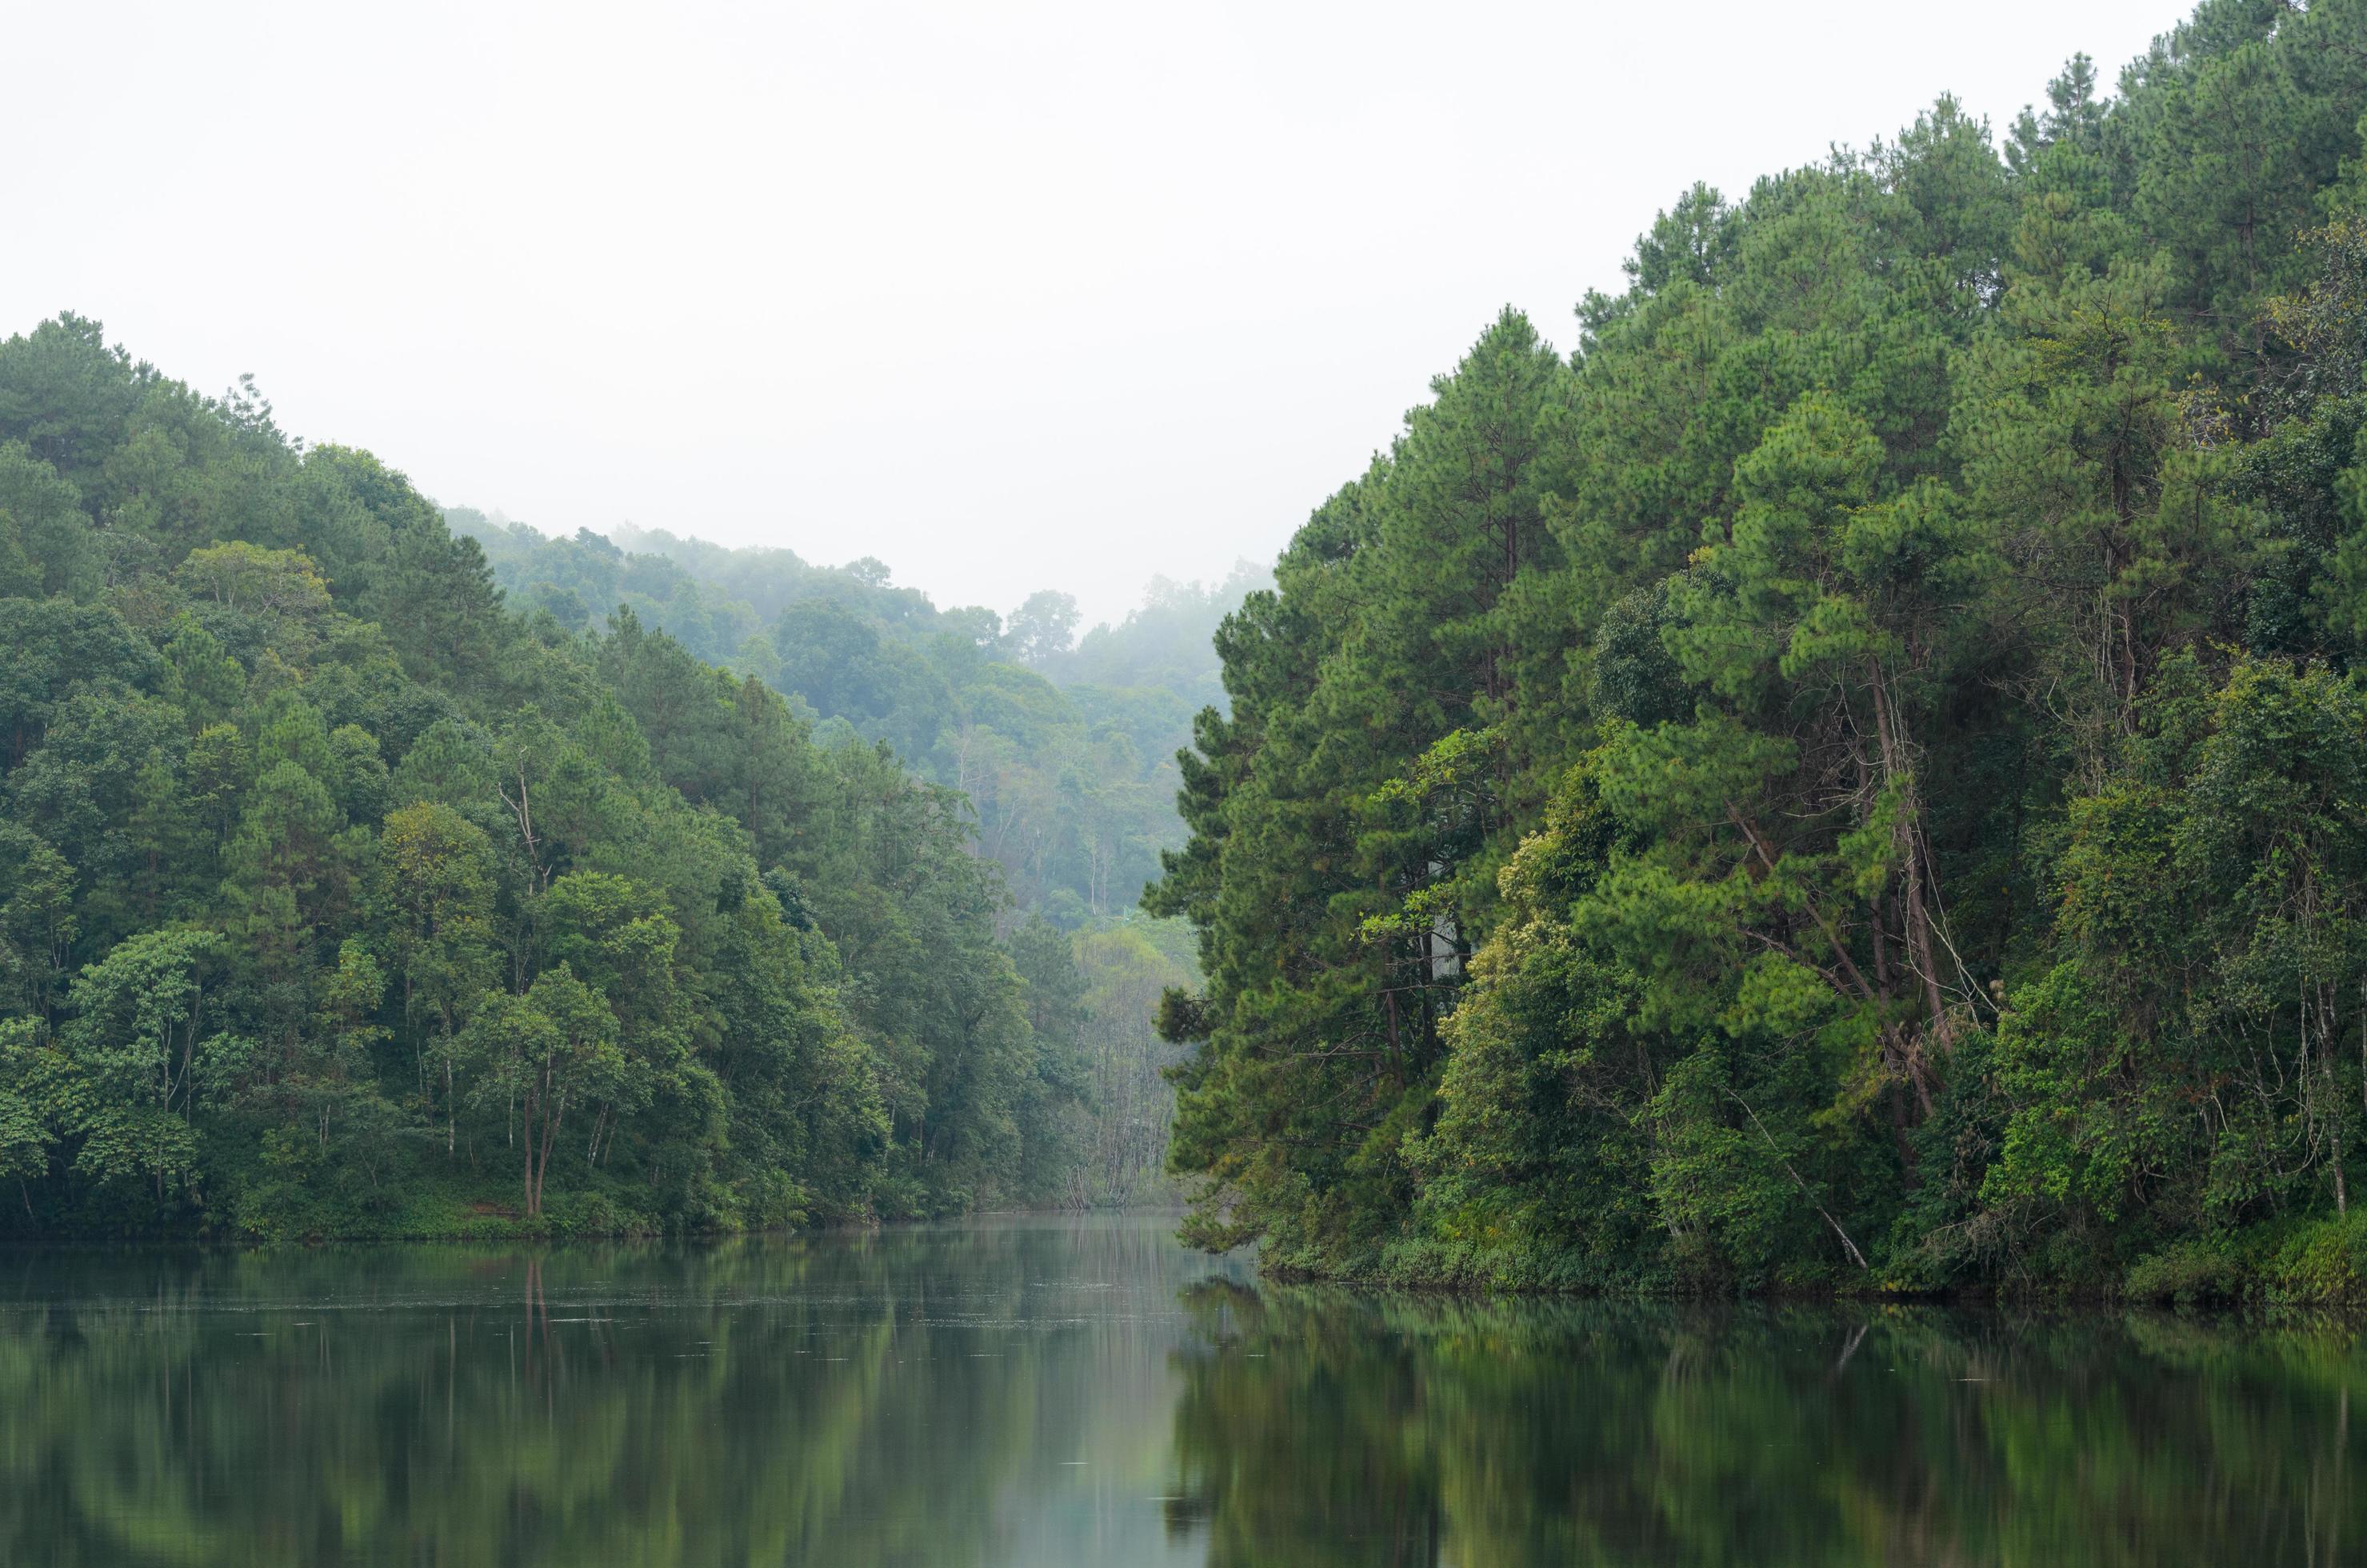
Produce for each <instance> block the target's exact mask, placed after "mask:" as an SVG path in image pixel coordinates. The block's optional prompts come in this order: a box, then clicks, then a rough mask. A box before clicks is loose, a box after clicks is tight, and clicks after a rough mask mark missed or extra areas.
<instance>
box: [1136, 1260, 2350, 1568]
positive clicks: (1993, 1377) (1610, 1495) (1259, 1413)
mask: <svg viewBox="0 0 2367 1568" xmlns="http://www.w3.org/2000/svg"><path fill="white" fill-rule="evenodd" d="M1187 1299H1188V1300H1189V1301H1190V1303H1191V1306H1192V1308H1193V1311H1194V1314H1195V1320H1196V1322H1197V1324H1198V1325H1199V1327H1200V1345H1201V1348H1200V1349H1199V1350H1197V1351H1196V1352H1195V1353H1193V1354H1191V1355H1189V1356H1187V1357H1186V1358H1185V1365H1186V1367H1187V1371H1186V1374H1185V1381H1184V1389H1183V1395H1182V1397H1181V1399H1180V1401H1179V1402H1178V1404H1177V1409H1176V1421H1175V1429H1176V1451H1177V1456H1178V1460H1179V1462H1180V1464H1181V1466H1182V1471H1183V1475H1184V1477H1185V1478H1186V1479H1185V1490H1186V1493H1187V1495H1188V1498H1189V1502H1188V1504H1187V1505H1185V1511H1186V1512H1187V1513H1188V1514H1189V1516H1190V1517H1193V1518H1195V1520H1205V1521H1206V1526H1207V1528H1208V1530H1209V1540H1210V1546H1209V1553H1208V1561H1209V1562H1212V1563H1216V1564H1224V1565H1228V1568H1233V1565H1248V1564H1284V1563H1288V1564H1318V1563H1342V1564H1345V1563H1359V1564H1364V1563H1370V1564H1383V1563H1392V1564H1394V1563H1433V1562H1436V1563H1447V1562H1451V1563H1455V1564H1459V1565H1462V1568H1512V1565H1516V1564H1548V1563H1550V1564H1565V1563H1644V1562H1651V1563H1658V1562H1682V1563H1754V1564H1755V1563H1769V1562H1818V1563H1825V1562H1835V1563H1899V1562H1913V1563H1956V1562H1961V1563H1991V1562H2038V1563H2052V1562H2081V1563H2160V1562H2327V1563H2332V1562H2347V1561H2355V1560H2356V1557H2355V1555H2347V1553H2348V1554H2355V1553H2357V1552H2358V1551H2361V1548H2362V1544H2367V1520H2362V1519H2361V1518H2360V1517H2359V1513H2360V1506H2361V1495H2362V1494H2361V1490H2360V1488H2359V1487H2358V1486H2357V1485H2356V1484H2355V1483H2356V1482H2357V1481H2358V1479H2359V1474H2358V1470H2359V1461H2358V1460H2357V1459H2356V1458H2355V1457H2354V1456H2353V1455H2352V1453H2351V1452H2350V1437H2349V1434H2350V1402H2351V1397H2352V1395H2353V1393H2354V1392H2358V1389H2359V1385H2360V1384H2361V1378H2362V1375H2367V1363H2362V1360H2361V1344H2360V1340H2359V1337H2358V1335H2357V1334H2356V1333H2355V1332H2354V1331H2353V1330H2352V1329H2351V1328H2350V1327H2349V1326H2346V1325H2343V1324H2332V1323H2327V1322H2325V1321H2317V1322H2315V1323H2310V1324H2293V1325H2285V1326H2262V1325H2253V1326H2250V1327H2245V1326H2241V1325H2236V1324H2210V1325H2206V1324H2196V1323H2193V1322H2191V1321H2182V1320H2180V1319H2177V1318H2172V1317H2166V1316H2147V1315H2131V1316H2122V1315H2113V1316H2108V1317H2100V1316H2092V1315H2091V1316H2084V1317H2067V1318H2056V1319H2051V1320H2049V1319H2019V1320H2018V1319H2015V1318H2011V1317H2008V1316H2004V1315H1999V1314H1996V1313H1965V1312H1942V1311H1940V1310H1936V1309H1931V1308H1873V1309H1856V1310H1847V1311H1843V1310H1821V1309H1820V1310H1808V1309H1783V1308H1760V1307H1750V1306H1738V1305H1729V1306H1724V1307H1716V1306H1672V1305H1668V1304H1635V1303H1605V1302H1571V1301H1544V1302H1540V1301H1523V1302H1512V1303H1506V1302H1467V1301H1443V1300H1440V1299H1437V1298H1408V1297H1386V1296H1371V1295H1363V1296H1360V1295H1355V1294H1351V1293H1348V1292H1342V1291H1331V1290H1292V1289H1269V1290H1263V1291H1261V1290H1251V1289H1246V1288H1243V1287H1240V1286H1238V1285H1232V1284H1226V1283H1218V1282H1211V1283H1207V1284H1204V1285H1201V1286H1197V1287H1195V1288H1194V1289H1192V1290H1190V1291H1188V1292H1187Z"/></svg>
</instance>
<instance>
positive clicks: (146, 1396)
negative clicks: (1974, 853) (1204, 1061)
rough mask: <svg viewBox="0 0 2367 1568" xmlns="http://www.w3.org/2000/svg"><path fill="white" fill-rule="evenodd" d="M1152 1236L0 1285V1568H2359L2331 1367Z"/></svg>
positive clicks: (465, 1260) (2208, 1343)
mask: <svg viewBox="0 0 2367 1568" xmlns="http://www.w3.org/2000/svg"><path fill="white" fill-rule="evenodd" d="M1168 1231H1169V1226H1168V1223H1167V1222H1166V1221H1160V1220H1155V1219H1123V1220H1082V1221H1061V1220H1022V1221H990V1222H986V1223H980V1224H972V1225H961V1226H945V1227H916V1228H903V1229H894V1230H889V1231H888V1232H885V1233H879V1234H872V1235H845V1236H829V1237H821V1238H811V1237H808V1238H778V1237H766V1238H750V1239H745V1240H740V1241H733V1242H728V1243H722V1244H674V1245H662V1246H643V1247H626V1246H615V1247H606V1246H583V1247H564V1248H553V1249H548V1250H543V1251H510V1250H488V1249H481V1248H467V1247H427V1246H422V1247H400V1248H395V1247H388V1248H368V1249H351V1250H315V1251H298V1252H270V1253H204V1254H200V1253H171V1252H124V1253H113V1254H101V1253H51V1254H17V1255H15V1256H9V1257H7V1258H6V1259H5V1260H0V1561H5V1562H12V1563H15V1562H22V1563H57V1564H74V1563H159V1564H162V1563H206V1564H212V1563H222V1564H233V1563H234V1564H277V1563H334V1562H354V1563H434V1564H475V1563H484V1564H494V1563H502V1564H519V1563H551V1564H581V1563H611V1562H613V1563H641V1564H659V1563H669V1564H670V1563H697V1564H709V1563H714V1564H723V1563H730V1564H739V1563H809V1562H810V1563H832V1564H841V1563H844V1564H866V1563H882V1564H915V1565H923V1564H925V1565H933V1568H934V1565H937V1564H1005V1563H1008V1564H1027V1565H1031V1568H1033V1565H1059V1564H1068V1563H1076V1564H1132V1563H1199V1562H1212V1563H1225V1564H1249V1563H1271V1564H1277V1565H1280V1564H1287V1565H1291V1568H1302V1565H1319V1564H1335V1563H1336V1564H1350V1563H1375V1564H1379V1563H1390V1564H1409V1563H1410V1564H1426V1563H1440V1564H1448V1563H1452V1564H1460V1565H1464V1568H1491V1565H1498V1564H1504V1565H1511V1564H1562V1563H1591V1562H1603V1563H1626V1562H1638V1563H1643V1562H1653V1563H1658V1562H1672V1563H1695V1562H1718V1563H1726V1562H1732V1563H1752V1564H1760V1563H1769V1562H1843V1563H1854V1562H1866V1563H1874V1562H1967V1563H1972V1562H2030V1563H2041V1562H2101V1563H2115V1562H2126V1563H2132V1564H2134V1563H2156V1562H2248V1563H2268V1562H2328V1563H2331V1562H2344V1561H2355V1560H2357V1555H2358V1554H2359V1553H2361V1552H2362V1551H2367V1520H2362V1519H2361V1517H2359V1516H2360V1513H2361V1496H2362V1489H2361V1460H2360V1457H2359V1453H2358V1448H2359V1444H2358V1443H2356V1442H2354V1440H2353V1438H2352V1437H2351V1434H2350V1421H2351V1412H2350V1407H2351V1404H2352V1403H2354V1397H2355V1396H2359V1395H2361V1394H2367V1356H2362V1343H2361V1339H2360V1337H2359V1335H2357V1334H2356V1333H2355V1332H2354V1331H2353V1330H2352V1329H2351V1328H2350V1326H2347V1325H2344V1324H2339V1323H2333V1322H2328V1321H2324V1320H2309V1321H2303V1322H2297V1323H2287V1324H2259V1323H2251V1324H2244V1323H2236V1322H2229V1321H2225V1320H2216V1319H2187V1318H2180V1317H2173V1316H2165V1315H2158V1314H2147V1313H2137V1314H2127V1313H2112V1314H2097V1315H2085V1316H2080V1315H2068V1316H2067V1315H2052V1316H2038V1317H2028V1318H2022V1317H2016V1316H2013V1315H2010V1314H1999V1313H1993V1312H1944V1311H1939V1310H1935V1309H1929V1308H1878V1307H1877V1308H1839V1309H1804V1308H1791V1307H1761V1306H1747V1305H1728V1306H1712V1307H1705V1306H1700V1305H1671V1304H1666V1303H1660V1304H1637V1303H1612V1302H1592V1301H1491V1302H1476V1301H1460V1300H1449V1299H1444V1298H1437V1297H1418V1296H1405V1295H1388V1294H1376V1293H1371V1292H1361V1291H1352V1290H1324V1289H1305V1288H1275V1287H1271V1286H1265V1285H1262V1284H1260V1283H1259V1282H1257V1281H1256V1280H1255V1279H1254V1278H1253V1277H1252V1275H1251V1271H1250V1269H1249V1267H1247V1266H1246V1264H1245V1263H1243V1262H1241V1261H1240V1260H1236V1259H1211V1258H1207V1257H1205V1256H1200V1255H1197V1254H1194V1253H1190V1252H1187V1251H1185V1250H1184V1249H1183V1248H1182V1247H1180V1246H1178V1245H1176V1244H1174V1243H1173V1242H1172V1240H1171V1239H1170V1237H1169V1234H1168ZM2361 1415H2362V1417H2367V1408H2362V1411H2361Z"/></svg>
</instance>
